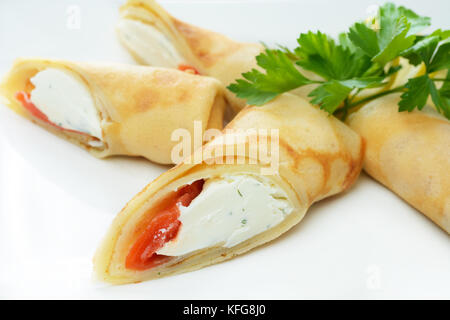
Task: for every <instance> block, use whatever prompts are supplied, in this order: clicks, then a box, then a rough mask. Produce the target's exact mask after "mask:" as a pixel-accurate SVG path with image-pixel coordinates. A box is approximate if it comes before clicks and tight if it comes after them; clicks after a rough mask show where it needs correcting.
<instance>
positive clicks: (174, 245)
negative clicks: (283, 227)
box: [157, 174, 293, 256]
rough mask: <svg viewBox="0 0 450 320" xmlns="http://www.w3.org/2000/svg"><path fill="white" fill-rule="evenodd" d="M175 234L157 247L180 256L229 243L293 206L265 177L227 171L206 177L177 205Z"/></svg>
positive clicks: (268, 225) (277, 219)
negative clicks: (187, 201) (198, 189)
mask: <svg viewBox="0 0 450 320" xmlns="http://www.w3.org/2000/svg"><path fill="white" fill-rule="evenodd" d="M179 209H180V217H179V220H180V221H181V223H182V224H181V227H180V229H179V231H178V234H177V237H176V238H175V239H173V240H172V241H170V242H168V243H166V244H165V245H164V247H163V248H161V249H160V250H158V251H157V253H158V254H162V255H167V256H180V255H184V254H187V253H190V252H193V251H196V250H199V249H204V248H208V247H212V246H217V245H221V246H223V247H226V248H230V247H233V246H235V245H237V244H239V243H241V242H243V241H245V240H247V239H249V238H251V237H253V236H255V235H257V234H259V233H261V232H263V231H266V230H268V229H270V228H272V227H274V226H276V225H278V224H279V223H280V222H282V221H283V220H284V219H285V218H286V217H287V216H288V215H289V214H290V213H291V212H292V211H293V206H292V204H291V203H290V201H289V200H288V196H287V194H286V193H285V192H284V190H282V189H281V188H280V187H278V186H276V185H275V184H273V183H271V182H270V181H269V180H268V179H267V178H261V177H258V178H256V177H255V176H252V175H247V174H238V175H227V176H223V177H220V178H215V179H209V180H207V181H206V182H205V185H204V186H203V190H202V192H201V193H200V194H199V195H198V196H197V197H196V198H195V199H194V200H193V201H192V202H191V204H190V205H189V206H188V207H183V206H180V207H179Z"/></svg>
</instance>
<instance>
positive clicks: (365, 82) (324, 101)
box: [308, 77, 383, 114]
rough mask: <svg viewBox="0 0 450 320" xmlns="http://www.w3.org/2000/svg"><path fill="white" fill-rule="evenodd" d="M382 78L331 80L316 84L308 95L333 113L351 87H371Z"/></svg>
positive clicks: (313, 101) (379, 83)
mask: <svg viewBox="0 0 450 320" xmlns="http://www.w3.org/2000/svg"><path fill="white" fill-rule="evenodd" d="M382 80H383V78H377V77H372V78H359V79H351V80H342V81H337V80H332V81H330V82H326V83H323V84H321V85H320V86H318V87H317V88H316V89H314V90H313V91H311V93H310V94H309V95H308V96H309V97H313V99H312V100H311V103H313V104H317V105H320V108H321V109H323V110H325V111H327V112H329V113H330V114H333V113H334V112H335V111H336V110H337V108H338V107H339V106H340V105H341V104H342V103H343V102H344V100H345V99H346V98H347V97H348V95H349V94H350V93H351V92H352V90H353V89H357V88H358V89H361V88H373V87H377V86H379V85H382V82H381V81H382Z"/></svg>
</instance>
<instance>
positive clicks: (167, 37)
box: [117, 0, 264, 112]
mask: <svg viewBox="0 0 450 320" xmlns="http://www.w3.org/2000/svg"><path fill="white" fill-rule="evenodd" d="M117 33H118V36H119V39H120V41H121V43H122V44H123V45H124V46H125V47H126V48H127V49H128V50H129V51H130V52H131V54H132V55H133V56H134V58H135V59H136V60H137V61H138V62H139V63H141V64H147V65H154V66H161V67H170V68H177V67H178V66H179V65H184V64H186V65H190V66H192V67H194V68H195V69H196V70H198V72H199V73H200V74H202V75H207V76H211V77H214V78H216V79H218V80H220V81H221V82H222V83H223V84H224V85H228V84H230V83H232V82H234V81H235V80H236V79H238V78H241V74H242V73H243V72H247V71H250V70H251V69H252V68H256V67H257V65H256V60H255V57H256V56H257V55H258V54H259V53H261V52H262V51H263V50H264V47H263V46H262V45H261V44H258V43H242V42H237V41H234V40H232V39H230V38H228V37H226V36H224V35H222V34H219V33H215V32H212V31H208V30H205V29H202V28H199V27H196V26H193V25H191V24H188V23H185V22H183V21H180V20H178V19H176V18H174V17H172V16H171V15H170V14H169V13H168V12H167V11H166V10H164V9H163V8H162V7H161V6H159V5H158V4H157V3H156V2H155V1H153V0H129V1H127V3H126V4H124V5H123V6H122V7H121V9H120V20H119V23H118V25H117ZM226 97H227V100H228V101H229V103H230V105H231V106H232V108H233V110H234V111H235V112H238V111H240V110H241V109H242V108H244V107H245V101H244V100H242V99H239V98H237V97H236V96H235V95H234V94H233V93H232V92H230V91H228V90H227V91H226Z"/></svg>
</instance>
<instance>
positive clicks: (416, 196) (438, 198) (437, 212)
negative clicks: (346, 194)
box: [348, 94, 450, 233]
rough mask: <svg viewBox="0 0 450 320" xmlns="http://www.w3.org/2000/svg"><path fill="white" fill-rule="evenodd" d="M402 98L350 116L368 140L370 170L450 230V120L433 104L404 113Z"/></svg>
mask: <svg viewBox="0 0 450 320" xmlns="http://www.w3.org/2000/svg"><path fill="white" fill-rule="evenodd" d="M399 101H400V94H393V95H388V96H385V97H382V98H379V99H376V100H374V101H372V102H370V103H368V104H366V105H365V106H363V107H362V108H361V109H360V110H358V111H357V112H355V113H353V114H351V115H350V117H349V119H348V124H349V125H350V127H351V128H352V129H354V130H355V131H356V132H358V133H359V134H360V135H361V136H362V137H363V138H364V140H365V141H366V143H367V151H366V157H365V160H364V170H365V171H366V172H367V173H368V174H369V175H371V176H372V177H373V178H374V179H376V180H377V181H379V182H381V183H382V184H383V185H385V186H386V187H387V188H389V189H390V190H392V191H394V192H395V193H396V194H397V195H399V196H400V197H401V198H403V199H404V200H405V201H406V202H408V203H409V204H411V205H412V206H413V207H415V208H416V209H417V210H419V211H420V212H422V213H423V214H424V215H426V216H427V217H428V218H430V219H431V220H432V221H434V222H435V223H436V224H437V225H439V226H440V227H441V228H442V229H444V230H445V231H446V232H447V233H450V121H448V120H447V119H446V118H445V117H444V116H442V115H441V114H439V113H438V112H437V111H436V109H435V108H433V107H431V106H425V108H424V109H422V110H417V109H416V110H414V111H412V112H399V111H398V103H399Z"/></svg>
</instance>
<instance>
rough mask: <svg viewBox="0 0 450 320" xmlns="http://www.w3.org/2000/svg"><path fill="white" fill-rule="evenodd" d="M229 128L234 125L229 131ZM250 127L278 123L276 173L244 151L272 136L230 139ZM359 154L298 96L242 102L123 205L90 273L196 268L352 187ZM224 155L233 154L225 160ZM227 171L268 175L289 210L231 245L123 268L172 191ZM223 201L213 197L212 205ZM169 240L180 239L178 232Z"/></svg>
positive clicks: (118, 276)
mask: <svg viewBox="0 0 450 320" xmlns="http://www.w3.org/2000/svg"><path fill="white" fill-rule="evenodd" d="M230 129H231V130H234V131H232V132H230V131H227V130H230ZM248 129H255V130H258V129H266V130H270V129H279V162H278V163H279V170H278V172H277V173H275V174H273V173H272V174H270V175H265V174H262V170H261V169H262V168H266V169H268V168H269V167H270V165H269V163H268V162H267V161H266V160H264V159H263V157H261V156H260V155H256V156H255V154H254V153H251V152H250V151H249V150H250V147H249V142H250V141H252V137H253V138H256V140H257V141H261V140H264V139H268V140H270V141H271V139H272V138H273V137H272V136H270V137H269V138H267V135H265V134H264V133H260V132H259V131H254V134H253V136H252V135H248V136H247V139H244V140H242V141H241V140H239V139H235V140H233V136H234V135H235V134H236V132H239V130H248ZM253 141H255V140H253ZM230 146H232V147H233V148H229V147H230ZM239 146H241V147H242V146H245V148H244V149H245V151H246V152H245V153H244V154H243V155H242V156H236V151H232V150H237V149H238V148H239ZM253 146H254V144H253ZM217 150H222V151H217ZM221 152H223V153H221ZM200 155H201V156H202V157H203V158H202V159H203V161H202V162H194V163H193V161H192V159H195V158H197V156H200ZM363 155H364V143H363V140H362V139H361V138H360V137H359V136H358V135H357V134H356V133H355V132H354V131H352V130H351V129H349V128H348V127H347V126H346V125H345V124H343V123H342V122H340V121H338V120H337V119H335V118H334V117H330V116H328V114H326V113H325V112H324V111H322V110H318V109H316V108H314V107H312V106H311V105H310V104H309V103H308V102H307V101H305V100H304V99H301V98H299V97H297V96H294V95H291V94H283V95H281V96H280V97H278V98H276V99H275V100H274V101H272V102H270V103H268V104H266V105H264V106H262V107H247V108H246V109H244V110H243V111H242V112H240V113H239V114H238V115H237V117H236V118H235V119H234V120H233V121H232V122H231V123H229V124H228V126H227V127H226V130H224V133H223V135H220V136H218V137H216V138H215V139H213V140H212V141H211V142H209V143H207V144H206V145H204V146H203V147H202V148H201V149H198V150H197V151H196V153H194V154H193V155H192V156H191V157H189V158H186V159H185V160H184V161H183V162H182V163H181V164H179V165H177V166H176V167H174V168H172V169H171V170H169V171H167V172H165V173H164V174H162V175H161V176H160V177H159V178H158V179H156V180H155V181H153V182H151V183H150V184H149V185H148V186H147V187H146V188H145V189H144V190H143V191H142V192H140V193H139V194H138V195H137V196H135V198H134V199H132V200H131V201H130V202H129V203H128V204H127V205H126V207H125V208H124V209H123V210H122V212H120V213H119V215H118V216H117V217H116V218H115V220H114V222H113V224H112V226H111V227H110V229H109V231H108V233H107V234H106V236H105V238H104V240H103V243H102V244H101V246H100V248H99V249H98V251H97V254H96V256H95V259H94V267H95V272H96V274H97V275H98V276H99V277H100V278H101V279H103V280H105V281H108V282H112V283H128V282H139V281H143V280H149V279H154V278H159V277H163V276H168V275H172V274H176V273H181V272H187V271H191V270H195V269H199V268H202V267H205V266H208V265H211V264H214V263H218V262H220V261H223V260H227V259H230V258H232V257H234V256H236V255H239V254H242V253H244V252H246V251H248V250H250V249H252V248H254V247H256V246H259V245H261V244H263V243H265V242H268V241H270V240H273V239H275V238H276V237H278V236H280V235H281V234H282V233H284V232H286V231H287V230H289V229H290V228H291V227H292V226H294V225H295V224H297V223H298V222H299V221H300V220H301V219H302V218H303V216H304V215H305V213H306V211H307V209H308V208H309V207H310V206H311V205H312V204H313V203H314V202H316V201H319V200H320V199H323V198H325V197H328V196H331V195H334V194H336V193H339V192H342V191H344V190H346V189H347V188H349V187H350V186H351V185H352V183H353V182H354V181H355V180H356V178H357V177H358V174H359V172H360V170H361V166H362V159H363ZM227 160H231V161H229V162H228V164H227V162H226V161H227ZM230 162H231V163H230ZM220 163H222V164H220ZM230 174H245V175H252V176H253V177H255V178H256V179H261V181H262V180H263V179H265V180H269V181H270V183H271V184H273V186H276V187H278V188H281V189H282V190H283V191H284V192H285V194H286V195H287V196H286V198H287V200H286V201H289V203H290V205H292V207H293V211H292V213H290V214H289V215H288V216H287V218H285V219H284V220H283V221H282V222H281V223H279V224H278V225H276V226H274V227H271V228H268V229H266V230H265V231H263V232H261V233H259V234H256V235H255V236H253V237H251V238H249V239H247V240H246V241H243V242H241V243H239V244H237V245H235V246H232V247H224V246H223V245H221V244H220V243H218V244H215V245H213V246H211V247H206V248H203V249H200V250H196V251H193V252H189V253H187V254H184V255H181V256H173V257H171V258H168V260H167V261H165V262H164V263H162V264H160V265H157V266H155V267H153V268H150V269H146V270H131V269H129V268H127V267H126V261H127V256H128V255H129V252H130V250H131V248H132V247H133V244H134V243H135V242H136V239H138V238H139V237H141V236H142V232H144V234H145V232H146V230H149V229H148V227H147V229H146V224H148V223H149V221H153V220H154V219H155V217H158V215H159V214H160V212H161V210H162V211H163V212H166V211H167V210H168V209H165V207H164V206H165V205H164V203H166V202H167V201H168V200H167V199H168V197H170V195H173V194H174V192H178V191H176V190H180V189H182V187H183V186H186V185H189V184H191V183H193V181H199V180H202V179H203V180H204V181H205V184H206V183H208V181H209V180H210V179H221V177H225V176H227V175H230ZM201 195H202V194H201V193H200V195H199V197H200V196H201ZM241 196H242V195H241ZM194 201H195V200H194ZM226 201H228V200H225V202H226ZM169 202H170V201H169ZM221 205H222V204H221V203H217V204H216V205H215V206H214V207H220V206H221ZM225 205H231V204H225ZM164 210H165V211H164ZM181 228H183V225H181ZM142 230H144V231H142ZM192 236H194V235H192ZM173 241H180V240H178V239H177V238H175V240H173Z"/></svg>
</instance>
